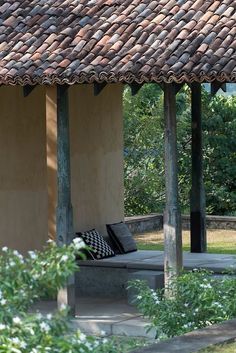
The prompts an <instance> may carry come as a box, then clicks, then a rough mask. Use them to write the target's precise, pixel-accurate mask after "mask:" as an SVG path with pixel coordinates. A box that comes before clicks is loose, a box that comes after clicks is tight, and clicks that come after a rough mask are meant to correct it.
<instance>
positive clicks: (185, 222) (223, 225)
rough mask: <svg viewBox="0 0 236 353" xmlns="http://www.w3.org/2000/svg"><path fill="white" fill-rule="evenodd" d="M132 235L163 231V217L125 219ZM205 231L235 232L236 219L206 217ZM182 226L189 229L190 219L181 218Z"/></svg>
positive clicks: (151, 215) (187, 217)
mask: <svg viewBox="0 0 236 353" xmlns="http://www.w3.org/2000/svg"><path fill="white" fill-rule="evenodd" d="M125 222H126V224H127V225H128V226H129V229H130V231H131V232H132V233H133V234H138V233H143V232H148V231H152V230H161V229H163V215H162V214H157V213H156V214H150V215H147V216H133V217H126V218H125ZM206 223H207V229H233V230H236V217H228V216H206ZM182 226H183V229H184V230H188V229H189V228H190V217H189V216H187V215H184V216H182Z"/></svg>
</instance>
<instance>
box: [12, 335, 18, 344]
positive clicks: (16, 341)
mask: <svg viewBox="0 0 236 353" xmlns="http://www.w3.org/2000/svg"><path fill="white" fill-rule="evenodd" d="M12 343H14V344H20V340H19V338H18V337H13V338H12Z"/></svg>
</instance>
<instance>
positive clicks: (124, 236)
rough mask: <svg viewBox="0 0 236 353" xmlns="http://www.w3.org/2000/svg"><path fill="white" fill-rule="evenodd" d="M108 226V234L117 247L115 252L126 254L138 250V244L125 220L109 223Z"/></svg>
mask: <svg viewBox="0 0 236 353" xmlns="http://www.w3.org/2000/svg"><path fill="white" fill-rule="evenodd" d="M106 226H107V232H108V235H109V236H110V238H111V240H112V243H113V246H114V247H115V252H118V253H120V254H126V253H128V252H132V251H137V245H136V243H135V241H134V239H133V236H132V234H131V232H130V230H129V228H128V226H127V225H126V224H125V223H124V222H120V223H114V224H107V225H106ZM116 250H117V251H116Z"/></svg>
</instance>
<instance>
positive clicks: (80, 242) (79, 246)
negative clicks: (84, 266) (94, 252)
mask: <svg viewBox="0 0 236 353" xmlns="http://www.w3.org/2000/svg"><path fill="white" fill-rule="evenodd" d="M73 243H74V247H75V249H77V250H79V249H82V248H84V247H85V243H84V241H83V240H82V239H81V238H75V239H73Z"/></svg>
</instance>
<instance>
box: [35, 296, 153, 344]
mask: <svg viewBox="0 0 236 353" xmlns="http://www.w3.org/2000/svg"><path fill="white" fill-rule="evenodd" d="M56 307H57V305H56V302H52V301H50V302H49V301H42V302H40V303H37V304H36V305H35V306H34V307H33V309H32V311H39V312H41V313H42V314H43V315H46V314H48V313H52V312H54V311H55V310H56ZM147 324H148V321H147V320H146V319H144V318H143V317H142V316H141V314H140V313H139V312H138V311H137V309H136V308H135V307H133V306H131V305H128V304H127V300H124V299H122V300H116V299H109V298H77V305H76V317H75V318H74V319H73V320H72V325H71V327H72V329H76V330H78V329H80V330H81V331H82V332H84V333H86V334H89V335H101V333H102V332H103V333H105V335H107V336H109V335H124V336H129V337H146V338H154V337H155V332H154V331H150V332H149V333H147V332H146V328H147Z"/></svg>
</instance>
